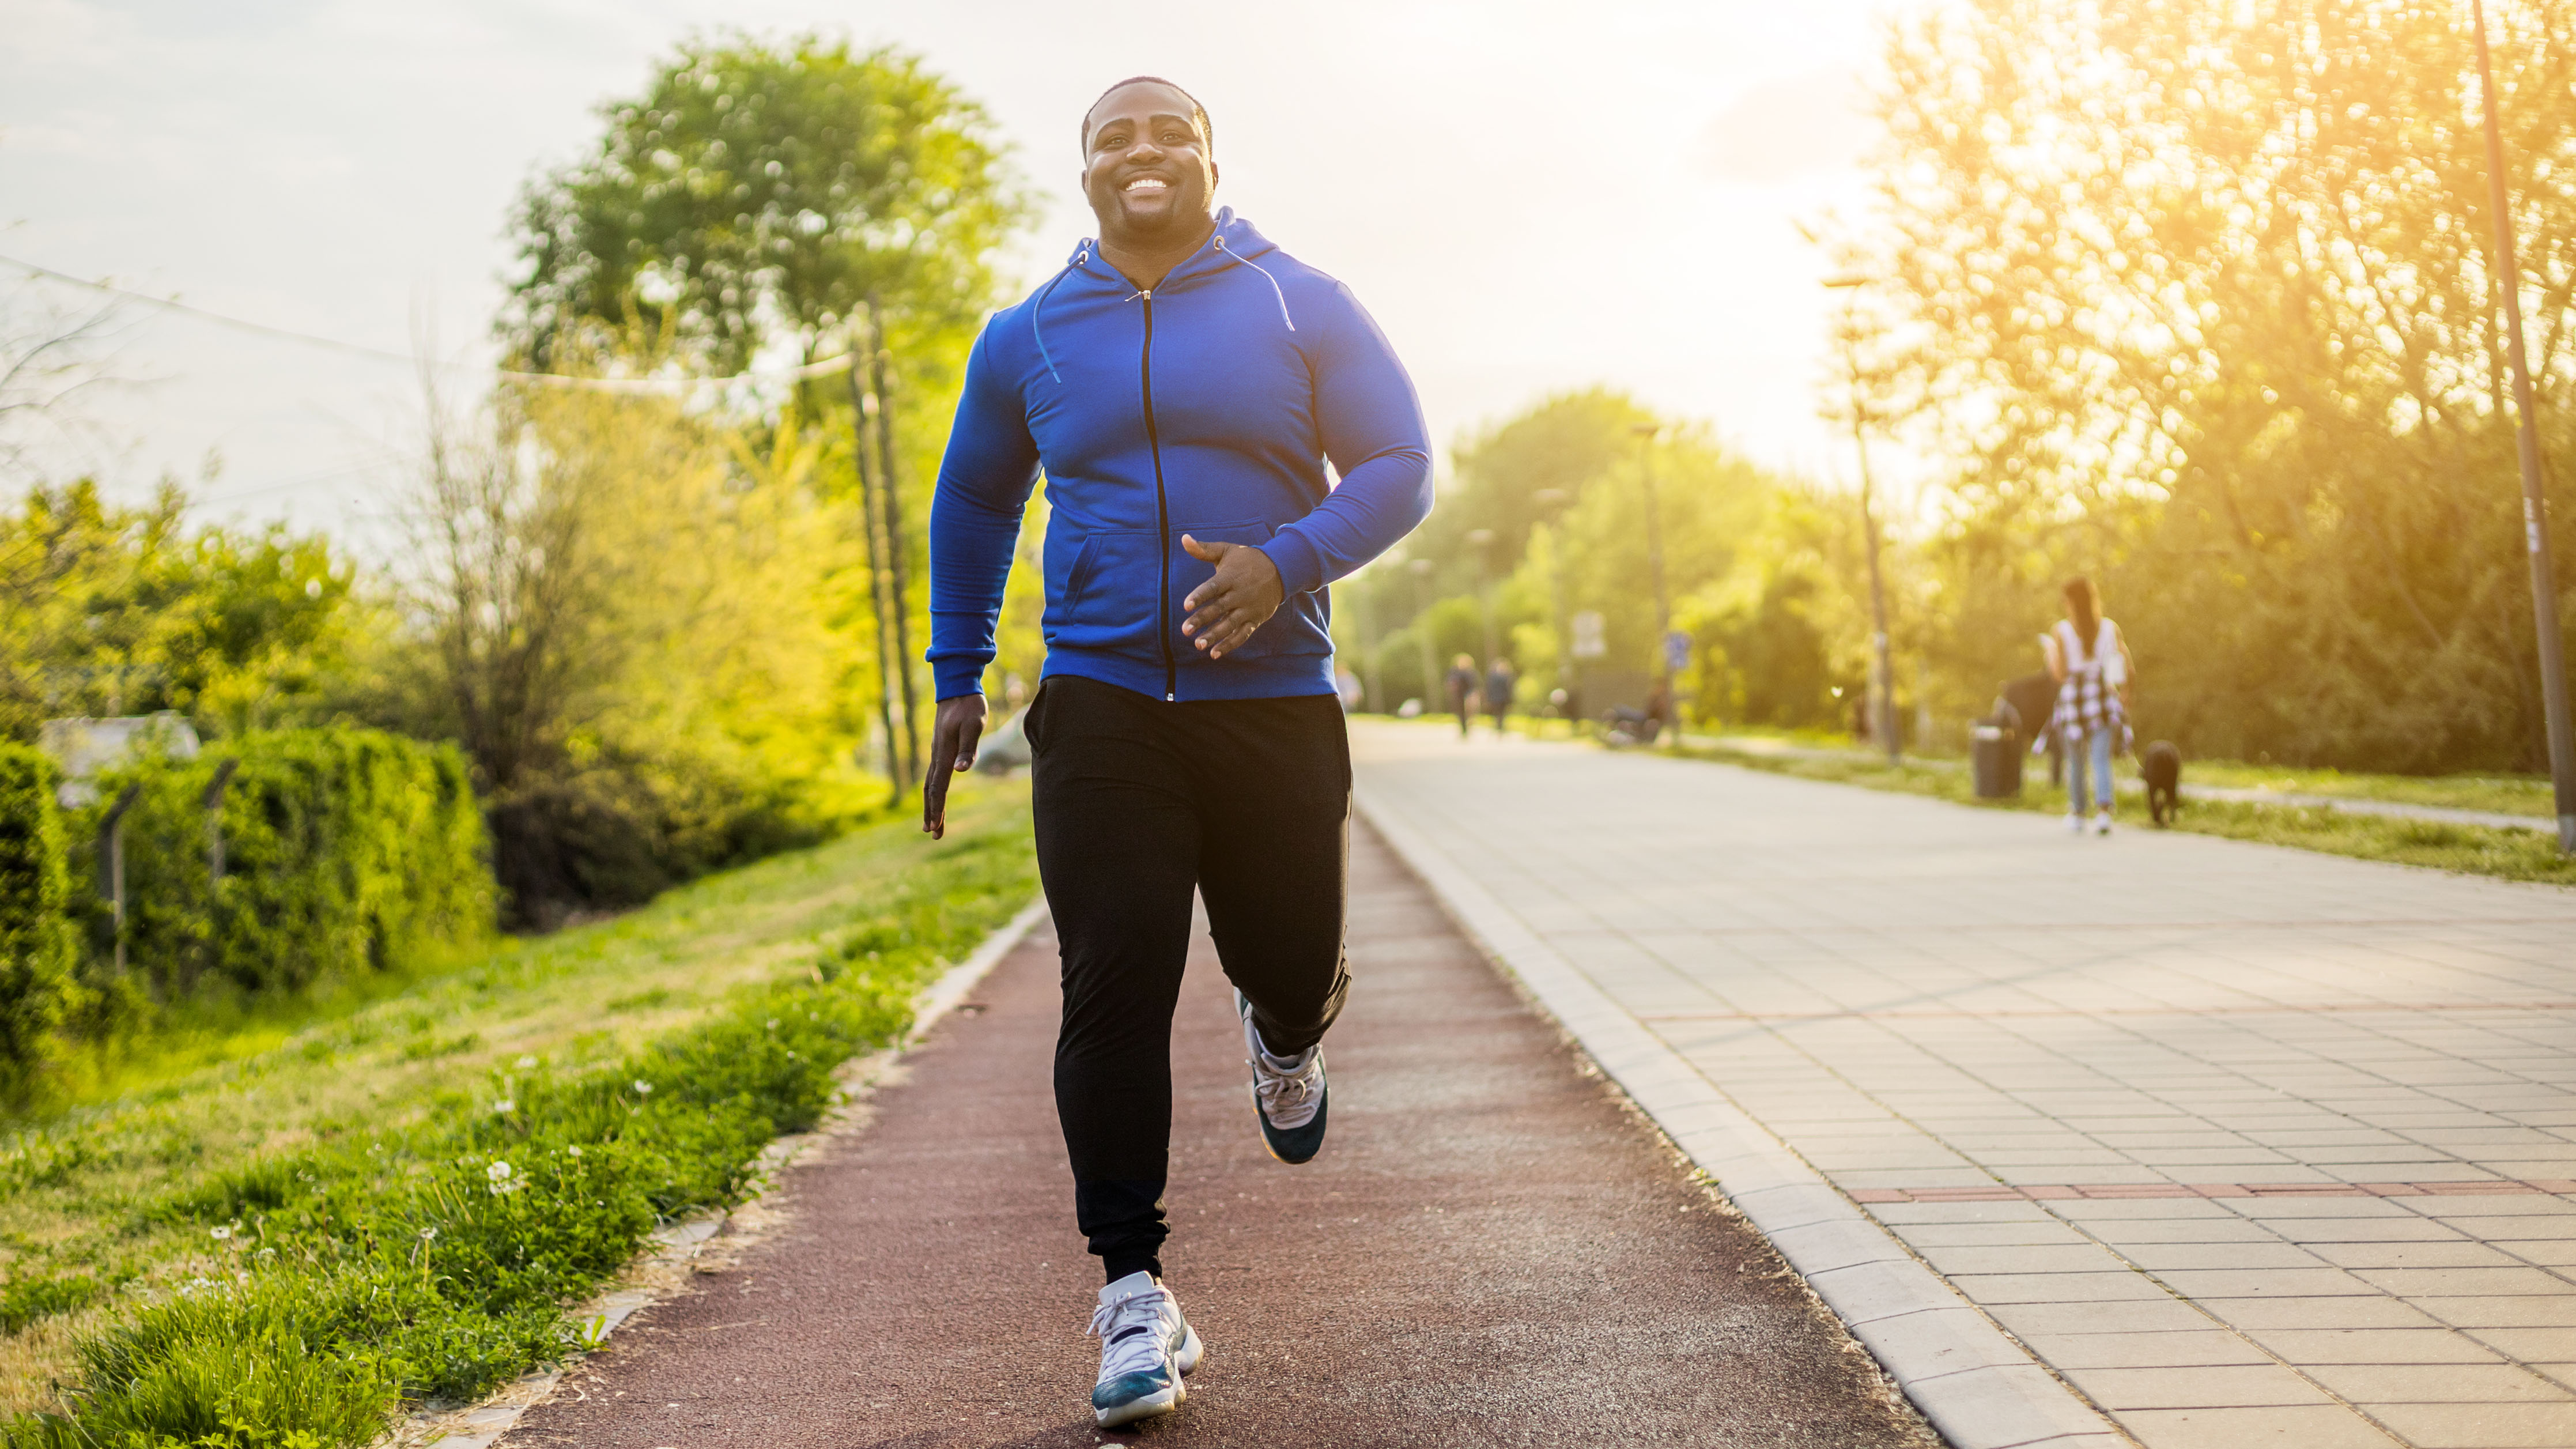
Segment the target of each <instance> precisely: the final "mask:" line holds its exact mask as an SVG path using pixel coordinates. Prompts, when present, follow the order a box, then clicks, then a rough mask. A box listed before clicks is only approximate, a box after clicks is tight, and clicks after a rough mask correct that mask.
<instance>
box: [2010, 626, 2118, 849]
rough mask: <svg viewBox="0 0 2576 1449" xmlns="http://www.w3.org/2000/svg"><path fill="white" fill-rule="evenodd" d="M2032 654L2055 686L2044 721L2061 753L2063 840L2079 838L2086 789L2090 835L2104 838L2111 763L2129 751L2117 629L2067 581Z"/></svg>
mask: <svg viewBox="0 0 2576 1449" xmlns="http://www.w3.org/2000/svg"><path fill="white" fill-rule="evenodd" d="M2039 647H2040V651H2041V652H2042V653H2044V654H2046V655H2047V656H2048V673H2049V677H2050V678H2052V679H2055V680H2056V681H2057V712H2056V713H2055V714H2054V715H2052V716H2051V717H2050V718H2049V734H2050V735H2053V736H2055V737H2056V738H2057V740H2058V741H2059V742H2061V743H2062V744H2063V745H2064V746H2065V749H2066V828H2067V830H2068V832H2069V833H2071V834H2076V835H2081V834H2083V833H2084V812H2085V808H2086V804H2087V801H2086V798H2085V794H2086V791H2085V787H2086V785H2087V784H2088V783H2089V784H2090V785H2091V786H2092V787H2093V788H2092V796H2093V798H2092V801H2091V802H2090V803H2091V804H2092V806H2093V809H2094V815H2093V833H2094V834H2096V835H2108V834H2110V833H2111V798H2112V797H2111V756H2112V753H2113V752H2114V751H2115V750H2116V751H2119V752H2122V753H2125V752H2126V751H2127V750H2128V748H2129V717H2128V707H2127V706H2128V694H2129V651H2128V645H2127V644H2126V643H2124V642H2123V641H2122V640H2121V638H2120V626H2119V625H2117V624H2114V623H2112V622H2111V621H2110V620H2109V619H2106V618H2104V617H2102V605H2101V601H2100V600H2099V599H2098V598H2097V597H2096V596H2095V595H2094V592H2093V583H2092V581H2091V580H2090V579H2074V580H2071V581H2069V582H2068V584H2067V585H2066V617H2065V618H2064V619H2061V620H2059V621H2058V623H2057V626H2056V627H2055V628H2053V629H2051V630H2049V631H2048V632H2047V633H2046V634H2043V635H2041V636H2040V639H2039ZM2035 752H2036V751H2035V750H2034V753H2035ZM2088 762H2089V763H2090V765H2091V767H2092V768H2091V769H2090V771H2089V772H2088V771H2087V769H2086V765H2087V763H2088ZM2088 775H2089V779H2088Z"/></svg>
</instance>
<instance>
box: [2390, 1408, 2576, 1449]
mask: <svg viewBox="0 0 2576 1449" xmlns="http://www.w3.org/2000/svg"><path fill="white" fill-rule="evenodd" d="M2370 1412H2371V1417H2373V1418H2375V1419H2377V1420H2379V1421H2380V1422H2381V1423H2383V1424H2386V1425H2387V1426H2388V1427H2389V1428H2391V1429H2393V1430H2395V1431H2396V1432H2397V1433H2399V1434H2402V1435H2404V1436H2405V1438H2406V1441H2407V1442H2408V1443H2410V1444H2415V1445H2419V1446H2421V1449H2567V1446H2568V1445H2570V1444H2576V1400H2571V1401H2569V1402H2567V1403H2561V1404H2374V1405H2372V1406H2371V1411H2370Z"/></svg>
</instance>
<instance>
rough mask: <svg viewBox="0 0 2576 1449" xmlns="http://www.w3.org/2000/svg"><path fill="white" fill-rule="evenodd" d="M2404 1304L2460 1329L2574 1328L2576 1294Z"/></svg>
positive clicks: (2412, 1300)
mask: <svg viewBox="0 0 2576 1449" xmlns="http://www.w3.org/2000/svg"><path fill="white" fill-rule="evenodd" d="M2390 1301H2392V1302H2394V1301H2395V1300H2393V1299H2392V1300H2390ZM2406 1302H2407V1303H2408V1305H2410V1306H2412V1307H2415V1308H2420V1309H2422V1310H2423V1311H2425V1312H2426V1313H2429V1314H2431V1315H2433V1316H2434V1317H2435V1318H2438V1319H2440V1320H2441V1321H2443V1322H2444V1323H2448V1324H2452V1325H2455V1326H2457V1327H2460V1328H2576V1295H2571V1296H2564V1297H2548V1296H2543V1295H2539V1294H2530V1293H2517V1294H2511V1295H2507V1296H2502V1297H2494V1298H2409V1299H2407V1300H2406Z"/></svg>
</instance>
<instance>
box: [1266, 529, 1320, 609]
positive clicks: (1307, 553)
mask: <svg viewBox="0 0 2576 1449" xmlns="http://www.w3.org/2000/svg"><path fill="white" fill-rule="evenodd" d="M1261 551H1262V552H1263V553H1264V554H1267V555H1269V558H1270V566H1271V567H1273V568H1275V569H1277V570H1279V584H1280V587H1282V588H1284V589H1286V590H1287V591H1288V592H1289V593H1291V594H1311V593H1313V592H1315V591H1316V590H1317V589H1320V588H1322V587H1323V586H1324V561H1323V559H1322V558H1321V557H1320V556H1319V555H1317V554H1316V552H1315V546H1314V545H1313V544H1311V543H1308V542H1307V541H1306V539H1305V536H1304V535H1302V534H1299V533H1297V532H1296V531H1295V530H1293V529H1281V530H1280V531H1279V534H1278V536H1277V537H1274V538H1272V539H1271V540H1270V541H1269V542H1268V543H1265V544H1263V545H1261Z"/></svg>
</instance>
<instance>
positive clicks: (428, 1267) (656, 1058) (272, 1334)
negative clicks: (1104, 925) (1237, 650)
mask: <svg viewBox="0 0 2576 1449" xmlns="http://www.w3.org/2000/svg"><path fill="white" fill-rule="evenodd" d="M1035 877H1036V871H1035V862H1034V861H1033V860H1032V858H1031V856H1030V853H1029V850H1028V847H1027V845H1026V843H1025V841H1024V840H1023V839H1021V838H1019V837H1017V836H1013V837H1009V838H1005V837H1001V836H999V835H994V836H987V837H984V838H980V839H968V840H963V841H952V842H950V843H948V844H946V845H944V846H939V847H934V848H933V849H932V851H931V852H930V853H929V854H928V856H927V858H926V859H925V860H924V861H923V862H922V863H921V865H920V866H918V867H916V868H914V869H913V870H912V871H910V872H908V873H907V877H906V879H905V880H904V881H903V882H902V884H901V885H900V886H899V887H898V888H897V889H896V890H894V891H892V892H889V893H888V896H887V898H886V899H884V900H882V901H881V902H878V903H876V908H875V909H874V910H872V911H870V912H868V913H867V914H866V915H865V916H864V917H863V918H861V919H858V920H856V921H854V922H852V923H851V925H850V927H849V928H848V929H847V930H846V931H844V932H842V933H837V938H836V939H835V940H834V941H833V942H832V943H831V945H830V946H829V948H828V949H827V950H826V951H825V953H824V955H823V959H822V960H820V961H818V962H816V963H815V965H814V967H813V968H812V969H809V970H807V971H805V972H802V973H800V974H798V975H795V976H792V977H790V978H788V979H785V980H780V981H773V982H767V983H762V984H757V985H749V986H744V987H741V988H738V989H736V990H735V991H733V992H732V993H730V994H729V998H728V999H727V1001H726V1002H725V1004H724V1005H723V1006H722V1007H720V1008H718V1009H717V1010H716V1011H714V1012H713V1013H711V1014H710V1015H709V1016H708V1017H707V1018H706V1019H704V1020H702V1021H700V1022H698V1023H696V1024H695V1025H692V1026H690V1027H687V1028H685V1029H682V1030H680V1031H677V1032H674V1033H672V1034H671V1035H669V1036H667V1037H664V1038H663V1039H661V1040H660V1041H658V1042H656V1043H654V1044H653V1045H651V1046H650V1047H648V1048H646V1049H645V1050H643V1051H640V1052H637V1053H635V1054H633V1055H630V1056H628V1057H625V1058H624V1059H622V1060H619V1061H616V1062H615V1063H613V1064H611V1065H608V1066H606V1067H605V1068H591V1069H578V1068H575V1069H553V1068H550V1067H548V1066H546V1065H544V1064H537V1063H528V1062H523V1063H521V1064H520V1065H519V1066H518V1067H517V1068H514V1069H512V1070H508V1071H499V1072H495V1073H494V1074H493V1075H492V1076H491V1078H490V1079H489V1080H488V1081H487V1082H486V1083H485V1084H484V1085H483V1088H482V1090H480V1091H471V1092H456V1093H453V1094H450V1095H448V1096H446V1097H444V1098H443V1099H441V1100H439V1101H437V1102H436V1103H435V1108H434V1110H433V1112H432V1113H431V1114H430V1117H429V1119H428V1120H427V1121H424V1122H421V1123H420V1124H418V1125H417V1126H413V1127H408V1128H406V1127H398V1126H389V1125H385V1124H381V1123H369V1124H349V1125H348V1126H347V1127H346V1128H344V1129H342V1130H339V1131H335V1132H332V1133H329V1134H326V1135H325V1137H324V1138H323V1139H322V1140H320V1141H317V1142H314V1143H311V1144H309V1145H306V1146H302V1147H299V1148H297V1149H295V1150H292V1151H289V1152H285V1153H280V1154H276V1155H271V1156H266V1157H261V1158H256V1159H253V1160H250V1161H247V1162H244V1163H241V1164H239V1165H237V1166H235V1167H234V1168H233V1169H232V1170H230V1171H229V1172H226V1173H224V1174H222V1175H220V1176H217V1177H215V1178H213V1179H212V1180H210V1181H205V1182H200V1183H196V1184H192V1185H190V1186H189V1187H187V1188H185V1189H180V1190H175V1191H171V1192H167V1193H164V1194H163V1195H161V1196H159V1197H157V1198H151V1199H145V1200H142V1201H140V1202H139V1203H138V1204H137V1207H138V1210H139V1211H140V1213H141V1214H142V1215H144V1216H145V1217H147V1218H149V1219H151V1220H153V1221H159V1222H184V1223H191V1224H194V1225H196V1226H197V1227H198V1228H199V1229H201V1230H203V1231H204V1232H206V1233H207V1234H208V1237H207V1239H206V1242H207V1247H208V1252H209V1254H210V1255H211V1256H212V1257H214V1258H215V1259H216V1260H217V1263H218V1264H220V1266H209V1267H208V1269H207V1270H206V1271H205V1273H204V1274H203V1275H202V1276H200V1277H198V1278H196V1279H194V1280H192V1281H190V1282H188V1283H187V1284H185V1285H184V1286H181V1287H179V1288H178V1289H177V1290H176V1291H175V1292H170V1291H159V1290H155V1291H151V1292H148V1293H145V1294H141V1295H138V1296H137V1297H135V1298H134V1299H133V1300H132V1306H131V1307H130V1308H126V1309H124V1310H122V1311H120V1312H118V1313H117V1314H116V1315H115V1316H114V1317H113V1318H112V1319H111V1320H110V1321H108V1322H105V1323H103V1324H100V1325H98V1326H96V1327H94V1328H92V1329H89V1330H88V1331H86V1332H85V1333H84V1334H83V1335H82V1336H81V1337H80V1338H79V1340H78V1341H77V1344H76V1353H77V1357H78V1362H79V1367H78V1370H77V1372H76V1375H75V1378H74V1381H73V1382H72V1383H71V1384H69V1385H67V1386H66V1387H67V1390H68V1392H67V1394H66V1399H67V1407H66V1410H65V1411H64V1412H62V1413H59V1414H23V1415H19V1416H16V1417H14V1418H10V1419H7V1420H5V1421H0V1449H102V1446H113V1449H266V1446H288V1449H356V1446H361V1445H365V1444H367V1443H370V1442H372V1441H375V1440H376V1439H377V1438H378V1437H379V1436H380V1435H381V1434H382V1432H383V1430H384V1427H385V1425H386V1423H387V1421H388V1420H389V1418H390V1417H391V1416H392V1415H393V1414H394V1413H395V1412H396V1411H397V1410H398V1409H399V1408H400V1406H401V1405H402V1403H403V1402H404V1401H406V1400H412V1401H417V1400H421V1399H425V1398H437V1399H442V1400H447V1401H459V1400H471V1399H473V1398H475V1397H476V1396H478V1395H480V1394H482V1393H484V1392H486V1391H488V1390H490V1389H491V1388H493V1387H494V1386H495V1385H498V1384H501V1383H504V1382H507V1381H508V1380H509V1379H511V1378H512V1377H515V1376H517V1375H519V1374H522V1373H525V1372H527V1371H528V1370H529V1369H531V1368H533V1367H535V1366H536V1365H538V1364H540V1363H544V1362H548V1361H560V1360H561V1359H563V1358H564V1357H566V1356H567V1355H569V1354H571V1353H574V1352H577V1351H579V1350H580V1349H581V1348H583V1347H584V1346H585V1343H586V1341H587V1340H586V1337H585V1334H584V1331H583V1329H582V1326H581V1325H579V1324H577V1323H574V1322H571V1321H569V1320H568V1319H567V1317H566V1314H565V1311H564V1310H565V1308H566V1306H567V1305H569V1304H571V1303H573V1302H576V1301H578V1300H579V1299H581V1298H582V1297H584V1296H585V1295H587V1294H589V1293H591V1292H593V1291H595V1290H596V1289H598V1288H599V1287H600V1286H601V1285H602V1284H603V1283H605V1282H607V1281H608V1280H610V1279H611V1278H613V1277H614V1276H615V1275H616V1274H617V1273H618V1272H619V1271H620V1270H621V1269H622V1268H623V1267H624V1266H625V1265H626V1264H627V1263H628V1262H629V1261H630V1260H631V1259H632V1258H633V1256H634V1254H635V1252H636V1251H637V1250H638V1249H639V1248H641V1247H643V1246H644V1244H645V1241H646V1239H647V1237H648V1235H649V1234H650V1233H651V1232H652V1231H653V1229H654V1227H655V1225H656V1224H657V1223H660V1222H665V1221H668V1220H670V1219H672V1218H674V1217H677V1216H680V1215H682V1214H685V1213H688V1212H691V1211H694V1210H697V1209H702V1208H708V1207H718V1206H727V1205H731V1204H733V1203H737V1202H740V1201H741V1200H742V1199H743V1198H744V1197H745V1196H746V1195H747V1194H748V1193H749V1191H750V1190H751V1188H752V1187H753V1186H754V1184H755V1182H756V1178H757V1171H758V1163H757V1158H758V1155H759V1153H760V1150H761V1148H762V1147H763V1146H765V1145H766V1144H767V1143H768V1142H769V1141H770V1140H771V1139H772V1138H773V1137H775V1136H776V1135H777V1134H779V1133H781V1132H796V1131H803V1130H805V1129H807V1128H810V1127H812V1126H813V1125H815V1123H816V1122H817V1121H818V1120H820V1119H821V1118H822V1116H823V1114H824V1113H825V1112H826V1111H827V1110H828V1109H829V1108H830V1106H831V1104H832V1102H833V1100H834V1098H835V1096H836V1095H837V1094H838V1084H837V1083H836V1081H835V1080H834V1075H833V1074H834V1071H835V1069H836V1068H837V1067H838V1066H839V1064H840V1063H842V1062H844V1061H846V1060H848V1059H849V1058H850V1057H851V1056H852V1055H853V1054H855V1053H857V1052H860V1051H864V1050H867V1049H869V1048H871V1047H875V1046H880V1045H883V1044H885V1043H887V1042H889V1041H891V1040H894V1039H896V1038H897V1037H899V1036H900V1035H901V1034H902V1032H903V1030H904V1029H905V1027H906V1026H907V1025H908V1024H909V1022H910V1020H911V1003H912V998H913V994H914V993H915V992H916V991H917V990H918V989H919V988H920V987H921V986H923V985H925V984H926V983H928V982H929V981H930V980H932V979H934V978H935V977H936V976H937V974H938V973H939V971H940V970H941V969H943V968H944V967H945V966H946V965H947V963H948V962H949V961H950V960H952V959H955V958H958V957H962V956H964V955H965V954H966V953H967V951H969V950H971V949H972V948H973V947H974V945H975V944H976V943H977V942H978V941H979V940H981V939H982V938H983V937H984V936H985V935H986V934H987V933H989V932H991V931H993V930H994V929H996V928H998V927H999V926H1001V925H1002V924H1003V923H1004V922H1005V921H1007V920H1009V919H1010V917H1011V916H1012V914H1013V913H1014V912H1016V911H1017V910H1018V909H1019V907H1020V905H1021V904H1022V903H1023V902H1025V901H1026V900H1027V899H1028V898H1029V897H1030V895H1031V894H1033V893H1034V891H1035V890H1036V886H1037V882H1036V878H1035Z"/></svg>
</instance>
